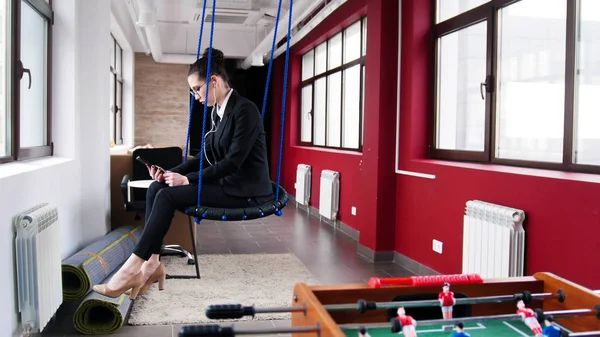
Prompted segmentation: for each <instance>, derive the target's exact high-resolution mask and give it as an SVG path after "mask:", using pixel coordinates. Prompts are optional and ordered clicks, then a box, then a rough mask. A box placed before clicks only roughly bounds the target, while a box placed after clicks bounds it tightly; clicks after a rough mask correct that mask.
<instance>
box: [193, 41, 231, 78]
mask: <svg viewBox="0 0 600 337" xmlns="http://www.w3.org/2000/svg"><path fill="white" fill-rule="evenodd" d="M209 49H210V48H206V49H205V50H204V53H203V54H202V57H200V58H199V59H198V60H196V62H194V63H193V64H191V65H190V69H189V70H188V76H190V75H193V74H197V75H198V77H199V78H203V79H206V73H207V70H208V51H209ZM210 75H211V76H212V75H215V76H219V77H221V78H222V79H223V81H225V83H228V82H229V78H228V76H227V71H226V70H225V56H224V55H223V52H222V51H220V50H218V49H215V48H213V49H212V56H211V60H210Z"/></svg>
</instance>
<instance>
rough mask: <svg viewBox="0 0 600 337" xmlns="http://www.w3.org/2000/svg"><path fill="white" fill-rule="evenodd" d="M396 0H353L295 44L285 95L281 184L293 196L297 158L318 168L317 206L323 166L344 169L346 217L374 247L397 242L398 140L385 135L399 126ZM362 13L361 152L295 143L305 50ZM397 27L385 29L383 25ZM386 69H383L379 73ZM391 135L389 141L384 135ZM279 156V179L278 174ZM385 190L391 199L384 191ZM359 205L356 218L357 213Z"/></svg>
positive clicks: (278, 81)
mask: <svg viewBox="0 0 600 337" xmlns="http://www.w3.org/2000/svg"><path fill="white" fill-rule="evenodd" d="M397 13H398V2H396V1H385V2H382V1H378V0H349V1H347V2H346V3H345V4H344V5H342V6H341V7H339V8H338V10H336V11H335V12H333V13H332V14H331V15H330V16H329V17H328V18H327V19H326V20H325V21H324V22H322V23H321V24H320V25H319V26H318V27H316V28H315V29H314V30H313V31H311V33H309V34H308V35H307V36H306V37H305V38H304V39H303V40H302V41H300V42H299V43H297V44H296V45H294V46H293V48H292V50H291V53H290V55H291V56H290V64H289V69H290V72H289V75H288V76H289V77H288V79H289V82H288V95H287V98H286V115H285V118H286V120H285V123H284V125H285V130H284V133H285V140H284V149H283V164H282V169H281V177H282V185H283V187H284V188H285V189H286V190H287V191H288V192H289V193H290V194H292V195H293V194H295V189H294V182H295V179H296V169H297V166H298V164H300V163H303V164H308V165H311V166H312V193H311V205H312V206H314V207H316V208H318V207H319V188H320V175H321V171H322V170H324V169H329V170H335V171H338V172H340V179H341V181H340V214H339V219H340V221H342V222H344V223H345V224H347V225H349V226H351V227H353V228H355V229H357V230H359V231H360V232H361V235H360V242H361V244H363V245H365V246H367V247H369V248H371V249H373V250H388V251H391V250H393V248H394V235H393V233H394V221H392V220H391V219H392V218H393V217H394V195H395V188H396V186H395V184H393V183H391V182H393V179H394V176H393V175H394V173H393V172H394V171H393V163H394V160H393V156H390V154H391V153H393V150H394V146H395V145H394V143H393V142H392V143H390V142H389V141H387V137H388V135H390V134H393V132H394V130H395V129H394V123H390V120H391V119H393V118H394V116H395V111H396V96H397V95H396V91H397V86H396V82H397V75H396V74H397V56H396V55H397V51H398V15H397ZM364 15H367V16H368V20H367V41H368V42H367V56H366V60H365V67H366V78H365V84H366V85H365V116H367V117H366V120H365V122H364V123H365V125H364V130H365V131H364V145H363V152H362V153H357V152H352V151H339V150H331V149H323V148H312V147H302V146H297V145H296V144H298V137H299V135H298V129H299V127H298V121H299V118H298V114H299V107H300V102H299V98H300V97H299V93H300V75H301V73H300V66H301V60H302V59H301V55H302V54H303V53H304V52H306V51H307V50H310V48H313V47H316V46H317V45H318V44H319V43H321V42H322V41H324V40H326V39H327V38H329V37H331V36H333V35H335V34H336V33H338V32H340V31H341V30H343V29H344V28H345V27H347V26H349V25H350V24H352V23H353V22H355V21H356V20H359V19H360V18H361V17H363V16H364ZM385 25H388V26H392V27H394V29H387V30H386V29H384V26H385ZM284 64H285V54H283V55H281V56H280V57H279V58H278V59H277V60H276V62H275V65H274V72H273V74H274V75H273V76H274V77H273V83H272V89H273V91H272V95H273V96H272V97H273V98H272V99H273V112H272V113H273V128H272V133H273V137H275V139H276V140H275V141H274V142H273V144H272V150H273V153H278V151H279V141H278V137H279V134H280V132H279V128H280V114H281V101H282V97H281V95H282V89H283V85H284V83H283V75H282V74H283V71H284ZM380 74H383V75H380ZM383 139H386V141H383ZM276 162H277V161H276V160H274V161H273V166H272V167H273V170H272V172H273V178H274V179H275V178H276V174H277V173H276V172H277V170H276ZM382 194H387V195H388V196H389V198H385V199H381V198H378V196H380V195H382ZM353 206H354V207H356V208H357V214H356V216H353V215H352V214H351V208H352V207H353Z"/></svg>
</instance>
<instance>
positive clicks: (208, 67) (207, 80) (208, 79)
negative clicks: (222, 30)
mask: <svg viewBox="0 0 600 337" xmlns="http://www.w3.org/2000/svg"><path fill="white" fill-rule="evenodd" d="M204 6H205V7H206V0H204ZM216 7H217V0H213V5H212V15H211V23H210V42H209V48H208V62H207V63H208V64H207V65H206V81H205V83H204V84H205V85H206V95H205V96H204V97H206V103H204V118H203V119H202V135H203V137H202V142H201V143H200V160H199V162H200V165H199V169H198V201H197V206H198V207H200V196H201V194H202V170H203V166H204V160H202V158H204V134H205V133H206V113H207V110H208V97H209V96H208V88H209V87H210V76H211V74H210V66H211V63H212V50H213V48H212V46H213V35H214V31H215V8H216ZM202 21H204V20H202ZM201 36H202V35H201ZM215 104H216V102H215ZM194 220H195V221H196V223H197V224H199V223H200V218H198V217H195V218H194Z"/></svg>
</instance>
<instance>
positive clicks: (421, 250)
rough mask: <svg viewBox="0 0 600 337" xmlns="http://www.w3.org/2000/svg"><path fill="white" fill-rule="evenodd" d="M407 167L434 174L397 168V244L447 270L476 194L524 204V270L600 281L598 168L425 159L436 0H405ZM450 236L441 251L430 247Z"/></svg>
mask: <svg viewBox="0 0 600 337" xmlns="http://www.w3.org/2000/svg"><path fill="white" fill-rule="evenodd" d="M403 4H404V7H403V11H404V13H403V21H404V22H403V24H404V25H403V41H402V50H403V51H404V54H403V58H402V64H401V66H402V69H403V75H402V80H401V89H402V90H401V111H402V115H401V120H400V123H401V139H400V141H401V144H400V151H401V153H402V156H401V169H402V170H409V171H417V172H422V173H429V174H434V175H435V176H436V179H435V180H430V179H423V178H417V177H411V176H402V175H399V176H398V177H397V179H396V183H397V190H398V193H397V199H396V217H397V223H396V240H395V248H396V251H398V252H399V253H402V254H404V255H407V256H409V257H411V258H413V259H415V260H417V261H419V262H420V263H423V264H425V265H427V266H429V267H431V268H433V269H435V270H437V271H439V272H441V273H456V272H460V271H461V265H462V260H461V259H462V239H463V237H462V221H463V218H462V217H463V214H464V213H463V212H464V207H465V202H466V201H468V200H472V199H479V200H484V201H488V202H492V203H498V204H502V205H507V206H512V207H516V208H519V209H523V210H524V211H525V212H526V217H527V219H526V223H525V230H526V240H527V241H526V251H527V258H526V273H527V274H528V275H531V274H533V273H535V272H539V271H548V272H553V273H556V274H558V275H560V276H562V277H565V278H567V279H570V280H572V281H574V282H577V283H579V284H581V285H584V286H587V287H591V288H600V268H599V267H597V263H596V262H595V261H594V260H595V256H596V255H595V254H596V253H598V249H599V248H600V202H599V200H600V176H597V175H586V174H568V173H562V172H554V171H544V170H534V169H522V168H513V167H503V166H497V165H476V164H471V165H469V164H461V163H452V162H444V161H435V160H423V158H424V157H425V150H426V148H427V147H426V144H427V143H428V142H427V137H428V132H427V130H428V129H427V122H428V117H429V109H430V107H431V99H430V97H431V96H430V90H431V87H432V81H431V78H432V76H431V71H430V69H431V68H430V66H429V63H428V60H429V59H430V55H431V48H430V47H429V46H430V42H429V41H430V35H429V32H430V18H431V15H430V11H431V1H421V0H405V1H404V2H403ZM432 239H438V240H440V241H442V242H443V243H444V246H443V247H444V250H443V254H442V255H439V254H437V253H435V252H434V251H433V250H432V249H431V245H432Z"/></svg>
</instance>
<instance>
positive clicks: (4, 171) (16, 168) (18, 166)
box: [0, 157, 73, 179]
mask: <svg viewBox="0 0 600 337" xmlns="http://www.w3.org/2000/svg"><path fill="white" fill-rule="evenodd" d="M71 161H73V159H72V158H65V157H45V158H38V159H31V160H24V161H17V162H11V163H5V164H1V165H0V179H4V178H8V177H11V176H16V175H19V174H23V173H27V172H32V171H37V170H41V169H44V168H47V167H52V166H56V165H61V164H64V163H68V162H71Z"/></svg>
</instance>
